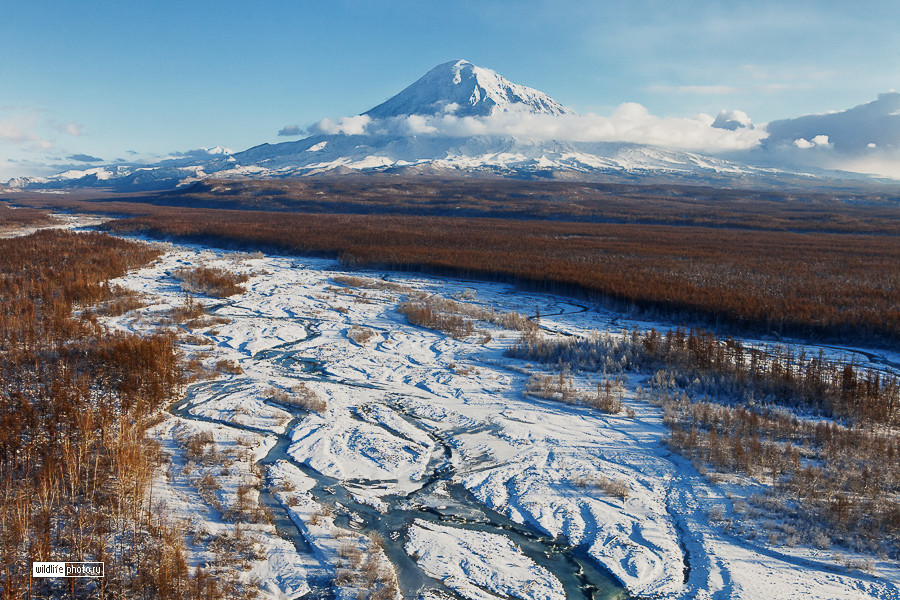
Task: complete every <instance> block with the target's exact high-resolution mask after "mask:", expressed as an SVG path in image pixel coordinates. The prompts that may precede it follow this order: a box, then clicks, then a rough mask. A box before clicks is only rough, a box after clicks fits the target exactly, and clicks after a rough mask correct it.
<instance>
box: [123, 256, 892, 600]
mask: <svg viewBox="0 0 900 600" xmlns="http://www.w3.org/2000/svg"><path fill="white" fill-rule="evenodd" d="M200 264H205V265H208V266H218V267H223V268H226V269H230V270H233V271H236V272H242V273H247V274H249V275H251V279H250V281H249V282H248V283H246V284H245V287H246V288H247V291H246V292H245V293H244V294H241V295H239V296H233V297H231V298H228V299H225V300H221V299H214V298H205V297H197V298H195V300H196V301H198V302H201V303H203V304H204V305H206V306H208V307H209V312H210V313H211V314H212V315H213V316H216V317H223V318H227V319H228V322H220V323H217V324H215V325H210V326H207V327H205V328H199V329H196V330H194V331H193V332H192V333H193V335H194V338H196V337H197V336H199V337H201V338H203V339H204V340H205V341H204V342H203V343H202V344H201V343H200V342H199V341H198V340H196V339H194V338H192V341H191V343H189V344H186V345H185V350H186V352H187V353H188V355H190V356H198V357H199V358H200V360H202V361H203V362H204V364H206V365H210V366H211V365H213V364H215V363H216V361H219V360H223V359H227V360H230V361H233V362H235V363H237V364H238V365H239V366H240V368H241V370H242V372H241V373H223V374H222V375H221V376H220V377H219V378H217V379H212V380H200V381H198V382H196V383H194V384H191V385H190V386H189V387H188V389H187V391H186V395H185V398H184V400H182V401H180V402H178V403H176V405H175V406H174V407H173V408H172V410H171V414H170V415H168V416H167V418H166V419H165V420H164V421H163V422H162V423H161V424H159V425H157V426H156V428H155V429H154V430H153V431H152V435H153V437H155V438H156V439H157V440H159V442H160V443H161V444H162V445H163V448H164V449H165V451H166V452H167V453H168V454H169V455H170V457H171V465H170V466H169V469H168V471H169V475H167V476H166V475H163V474H160V476H159V477H157V479H156V481H155V482H154V490H153V494H154V498H162V499H164V501H165V503H166V505H167V506H168V507H169V509H170V510H172V511H173V512H174V513H175V514H176V515H177V516H178V517H179V518H181V519H183V520H184V521H185V522H186V523H189V524H190V529H191V530H204V531H207V532H210V533H215V532H219V531H233V530H234V528H235V525H234V523H233V521H230V520H229V518H228V514H229V510H228V509H229V507H233V506H235V505H236V502H237V494H238V488H239V487H240V486H241V485H244V484H251V487H253V494H257V495H256V496H254V498H255V499H256V500H257V501H258V502H259V504H260V505H263V504H265V505H267V506H268V507H269V508H270V510H271V512H272V513H273V514H274V516H275V525H274V526H273V525H267V524H260V523H257V524H252V525H242V526H241V527H242V528H243V529H244V531H245V532H247V531H249V532H251V533H252V535H254V536H256V539H257V540H258V546H259V555H258V556H257V557H255V558H253V559H252V560H249V563H248V564H249V567H248V568H247V569H245V570H243V571H241V574H240V577H241V578H242V580H244V581H250V580H251V579H253V578H255V579H256V580H257V581H258V582H259V587H260V590H261V592H262V594H263V595H264V597H269V598H299V597H302V596H304V595H307V594H311V595H312V596H316V597H318V595H319V594H320V593H322V590H327V589H328V588H330V587H332V586H334V585H337V584H342V585H341V587H339V588H338V596H339V597H342V598H343V597H346V598H349V597H351V596H353V595H355V593H356V591H358V590H360V589H363V590H365V589H369V591H372V590H375V589H376V588H378V586H383V588H382V589H385V590H387V591H386V592H385V593H384V597H390V596H391V595H392V594H393V595H394V596H397V595H398V594H400V595H402V596H403V597H407V598H416V597H422V598H452V597H459V598H468V599H476V600H482V599H493V598H522V599H535V600H537V599H542V600H543V599H547V600H557V599H562V598H585V597H593V598H613V597H625V594H626V591H625V590H627V593H628V594H630V595H632V596H639V597H648V598H650V597H652V598H672V599H675V598H684V599H688V598H692V599H693V598H738V599H744V600H751V599H758V600H773V599H778V598H785V599H787V598H800V597H802V598H805V599H808V600H813V599H822V600H826V599H837V598H847V599H850V598H881V599H887V598H895V599H900V591H898V584H900V570H898V568H897V566H896V565H893V564H890V563H889V562H888V561H883V560H881V561H880V560H877V559H874V558H873V560H874V563H873V568H872V570H871V572H865V571H862V570H854V569H850V568H847V567H845V566H843V565H842V564H840V563H839V562H836V561H835V560H834V555H835V554H836V553H839V554H843V555H847V556H851V557H852V556H854V555H853V554H852V553H851V552H850V551H849V550H844V549H837V548H833V549H830V550H817V549H812V548H805V547H800V546H797V547H787V546H785V545H772V544H769V543H767V541H766V540H764V539H763V538H762V537H756V536H752V535H750V533H749V531H748V529H751V528H745V530H744V531H743V532H741V531H739V530H737V529H736V528H734V527H731V528H730V527H725V526H723V521H727V520H729V519H731V518H732V517H735V518H736V516H737V513H736V511H735V507H734V506H733V503H732V500H731V499H729V497H728V494H727V489H726V488H725V487H723V486H722V485H719V484H717V483H711V482H710V481H708V480H707V478H705V477H703V476H702V475H701V474H699V473H698V472H697V471H696V469H695V468H694V467H693V466H692V465H691V464H690V463H689V462H688V461H686V460H684V459H682V458H680V457H678V456H676V455H673V454H672V453H671V452H670V451H669V450H668V449H667V448H666V446H665V445H664V444H663V439H664V436H665V435H666V430H665V428H664V426H663V424H662V415H661V413H660V409H658V408H657V407H655V406H651V405H649V404H646V403H644V402H641V401H639V400H637V399H635V394H634V390H635V388H636V386H637V385H638V384H640V383H641V382H642V381H641V378H640V377H638V376H632V378H631V380H630V381H629V382H627V384H626V395H625V404H626V405H627V406H628V407H630V408H631V409H632V410H633V411H634V415H635V417H634V418H628V417H626V416H624V415H608V414H604V413H601V412H599V411H596V410H592V409H590V408H588V407H583V406H572V405H567V404H563V403H559V402H552V401H545V400H539V399H535V398H533V397H530V396H526V395H525V394H523V391H524V387H525V384H526V382H527V381H528V378H529V374H531V373H539V372H541V368H540V367H537V366H534V365H530V364H527V363H524V362H522V361H517V360H513V359H509V358H506V357H504V355H503V350H504V349H505V348H506V347H507V346H509V345H510V344H511V343H512V342H513V341H514V340H515V338H516V337H517V333H515V332H511V331H503V330H502V329H498V328H497V327H494V326H489V325H483V326H480V327H481V329H483V330H486V331H481V332H478V333H476V334H475V335H473V336H470V337H469V338H467V339H464V340H457V339H453V338H451V337H449V336H447V335H445V334H443V333H440V332H436V331H431V330H427V329H423V328H421V327H416V326H413V325H410V324H409V323H408V322H407V320H406V318H405V317H404V316H402V315H401V314H399V313H398V312H397V307H398V304H399V303H400V302H401V301H402V299H403V298H402V295H401V293H400V292H398V291H394V290H392V289H377V290H376V289H364V288H353V287H349V286H347V285H344V284H340V283H337V282H336V281H335V280H334V279H333V277H335V276H337V275H341V274H344V273H343V272H342V271H341V269H340V267H338V266H337V265H336V264H335V263H334V262H332V261H326V260H318V259H306V258H302V259H298V258H288V257H278V256H263V255H259V254H257V255H245V254H233V253H231V254H229V253H225V252H217V251H212V250H208V249H203V248H198V247H181V246H179V247H175V246H170V247H168V249H167V253H166V254H165V256H164V257H163V259H161V260H160V261H159V262H158V263H157V264H155V265H153V266H151V267H148V268H145V269H142V270H140V271H137V272H134V273H132V274H130V275H128V276H126V277H124V278H122V279H120V280H117V281H116V282H115V283H118V284H119V285H122V286H125V287H127V288H129V289H132V290H135V291H139V292H142V293H144V294H146V295H147V297H148V299H149V300H148V301H149V302H150V305H148V306H147V307H145V308H143V309H139V310H138V311H136V312H132V313H129V314H127V315H124V316H122V317H117V318H114V319H110V321H109V323H110V325H111V326H114V327H121V328H125V329H130V330H137V331H143V330H148V329H149V327H150V325H151V323H153V322H154V321H155V320H159V318H160V315H162V314H163V310H164V309H166V308H167V307H172V306H177V305H180V304H182V303H183V302H184V292H182V291H181V290H180V289H179V287H178V285H177V282H176V281H175V280H174V279H173V278H172V277H171V276H170V275H169V273H171V272H172V271H173V270H175V269H177V268H184V267H190V266H196V265H200ZM365 275H366V276H368V277H372V278H374V279H381V278H385V279H388V280H390V281H394V282H399V283H402V284H403V285H405V286H409V287H410V288H414V289H417V290H425V291H428V292H431V293H437V294H440V295H442V296H445V297H457V298H460V299H461V301H463V302H468V303H471V304H475V305H478V306H481V307H485V308H494V309H495V310H497V311H511V310H515V311H518V312H520V313H522V314H534V313H535V311H536V310H539V311H540V315H541V325H542V326H543V327H545V328H546V330H548V331H553V332H558V333H559V334H583V333H586V332H587V331H590V330H596V329H600V330H605V329H611V330H613V331H619V330H620V329H621V328H622V327H631V326H632V325H634V326H638V327H641V328H645V327H649V326H651V325H653V324H650V323H636V322H633V321H628V320H626V318H625V317H624V316H623V315H616V314H612V313H609V312H605V311H601V310H599V309H595V308H593V307H590V306H583V305H580V304H578V303H576V302H574V301H571V300H566V299H563V298H559V297H554V296H552V295H545V294H533V293H521V292H519V291H517V290H515V289H513V288H511V287H509V286H505V285H499V284H497V285H495V284H485V283H477V282H469V281H460V280H442V279H436V278H434V279H426V278H419V277H414V276H409V275H398V274H381V273H368V274H365ZM658 326H659V325H658V324H657V327H658ZM362 330H366V331H368V332H369V333H368V334H366V335H363V336H360V335H359V332H360V331H362ZM487 331H489V332H490V334H491V335H490V338H489V339H488V336H486V335H485V333H486V332H487ZM815 351H818V348H816V349H815ZM835 352H836V350H835ZM882 354H883V353H882ZM885 356H886V357H887V358H889V359H890V360H892V361H896V360H897V357H896V356H891V355H885ZM885 356H881V358H885ZM860 361H861V362H862V363H863V364H865V363H866V361H867V358H866V357H865V356H862V355H861V356H860ZM301 382H302V383H303V385H305V386H306V388H307V389H309V390H312V391H313V392H314V393H315V395H316V396H317V397H318V398H320V399H322V400H324V402H325V405H326V407H327V408H326V409H325V410H324V411H322V412H309V411H306V410H303V409H302V408H298V407H296V406H292V405H289V404H285V403H281V402H279V401H278V400H277V398H275V399H273V395H272V394H273V393H272V390H276V391H277V390H281V391H283V392H284V393H291V392H290V391H291V390H292V389H295V387H296V385H297V384H298V383H301ZM575 382H576V385H578V386H579V387H581V388H582V389H591V388H592V387H593V386H594V385H596V376H595V375H583V374H581V375H579V374H575ZM202 432H207V433H208V434H211V435H212V437H213V439H214V441H213V442H212V443H210V444H208V446H209V447H211V448H215V449H217V450H218V451H219V452H225V453H226V455H228V456H230V457H231V458H230V459H229V461H230V465H229V466H228V469H226V470H228V474H227V475H224V474H222V473H224V472H225V470H223V469H222V465H221V464H219V463H217V464H216V466H215V468H211V467H204V466H203V464H202V463H199V462H197V461H196V460H195V461H194V463H195V464H193V466H190V464H189V463H191V460H190V459H188V458H187V457H186V450H185V449H184V448H185V445H184V440H185V439H187V438H189V437H190V436H191V435H197V434H198V433H202ZM179 440H181V441H179ZM229 452H230V454H228V453H229ZM192 469H193V471H192ZM204 469H205V470H204ZM186 471H187V473H185V472H186ZM207 472H208V473H210V474H211V476H214V477H215V478H216V479H217V480H218V482H219V483H218V485H219V486H220V489H218V490H215V491H214V492H212V493H213V494H214V496H215V498H217V499H218V502H219V503H220V505H221V507H222V510H221V511H220V510H217V509H215V508H214V507H212V506H210V505H209V502H208V501H207V499H208V498H209V494H208V493H207V494H206V498H207V499H205V498H204V497H202V496H201V494H199V493H198V491H197V490H198V486H197V485H196V481H197V478H198V477H199V476H200V474H201V473H207ZM601 480H604V481H612V482H615V483H616V484H618V485H619V486H620V488H621V489H623V490H624V493H623V494H622V495H610V494H609V493H608V492H606V491H604V488H603V486H601V485H598V484H597V483H596V482H597V481H601ZM251 495H252V494H251ZM622 496H624V497H622ZM231 512H234V511H231ZM710 513H714V514H716V515H718V517H717V518H716V519H711V518H710ZM738 521H739V519H736V520H735V522H738ZM348 545H349V546H357V547H358V548H359V550H360V551H362V552H363V553H364V558H360V557H359V556H358V555H355V554H354V553H352V552H350V551H349V550H348V549H347V548H348ZM191 548H192V551H193V552H194V561H195V563H200V562H202V561H204V560H208V556H209V553H208V551H207V550H206V549H205V546H204V542H203V536H199V537H198V541H197V542H196V543H194V544H193V545H192V546H191ZM370 555H371V556H373V557H381V558H371V559H370V558H366V557H368V556H370ZM355 560H356V561H359V562H356V563H355V562H354V561H355ZM379 560H380V561H381V562H380V563H378V561H379ZM366 561H375V562H372V563H371V564H375V563H377V566H371V567H365V565H368V564H370V563H368V562H366ZM346 564H350V565H363V566H360V567H359V569H357V570H359V571H360V572H363V571H365V570H366V568H368V569H369V570H370V571H372V573H374V574H373V575H372V578H373V579H372V581H378V582H381V583H376V584H372V587H369V588H367V586H368V585H369V584H367V583H365V582H361V580H357V579H352V578H350V577H349V576H347V577H344V579H346V581H344V580H342V576H341V575H340V570H341V565H346ZM376 571H378V573H375V572H376ZM387 571H390V572H387ZM378 578H380V579H378ZM392 578H394V579H392ZM351 579H352V580H351ZM390 581H396V588H392V587H390V586H389V585H388V584H387V583H385V582H390ZM317 590H318V592H317Z"/></svg>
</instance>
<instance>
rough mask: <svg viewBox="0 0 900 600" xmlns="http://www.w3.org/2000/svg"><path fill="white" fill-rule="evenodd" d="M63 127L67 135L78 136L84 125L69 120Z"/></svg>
mask: <svg viewBox="0 0 900 600" xmlns="http://www.w3.org/2000/svg"><path fill="white" fill-rule="evenodd" d="M63 128H64V129H65V132H66V133H68V134H69V135H71V136H73V137H78V136H80V135H81V134H82V131H83V130H84V125H82V124H81V123H75V122H74V121H70V122H68V123H66V124H65V125H64V126H63Z"/></svg>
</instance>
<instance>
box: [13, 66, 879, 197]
mask: <svg viewBox="0 0 900 600" xmlns="http://www.w3.org/2000/svg"><path fill="white" fill-rule="evenodd" d="M734 114H737V113H734ZM734 114H733V115H734ZM741 114H743V113H741ZM733 115H732V116H733ZM720 116H721V117H722V118H720V119H718V120H715V119H713V118H712V117H708V118H705V119H704V118H702V117H705V115H700V116H699V117H698V118H666V119H663V118H659V117H654V116H653V115H650V114H649V112H648V111H647V110H646V108H644V107H642V106H640V105H638V104H635V103H624V104H623V105H621V106H620V107H619V109H617V111H616V112H615V113H614V114H613V115H612V116H611V117H604V116H598V115H579V114H576V113H574V112H573V111H571V110H569V109H568V108H566V107H565V106H563V105H562V104H560V103H559V102H557V101H556V100H554V99H553V98H551V97H550V96H548V95H547V94H545V93H543V92H541V91H538V90H536V89H533V88H530V87H526V86H524V85H519V84H516V83H512V82H510V81H508V80H506V79H504V78H503V77H501V76H500V75H498V74H497V73H495V72H494V71H491V70H490V69H485V68H482V67H478V66H476V65H474V64H472V63H470V62H468V61H465V60H453V61H449V62H446V63H443V64H440V65H438V66H436V67H434V68H433V69H431V70H430V71H428V72H427V73H426V74H425V75H424V76H422V77H421V78H419V79H418V80H417V81H416V82H414V83H413V84H412V85H410V86H408V87H407V88H405V89H404V90H402V91H401V92H400V93H398V94H397V95H395V96H393V97H392V98H390V99H389V100H387V101H386V102H383V103H381V104H379V105H377V106H375V107H374V108H371V109H369V110H367V111H365V112H364V113H362V114H360V115H356V116H353V117H344V118H342V119H339V120H337V121H335V120H331V119H323V120H322V121H320V122H319V123H317V124H316V125H314V126H312V127H310V128H309V131H310V132H311V135H310V136H309V137H306V138H304V139H301V140H298V141H293V142H282V143H279V144H261V145H259V146H254V147H252V148H250V149H248V150H244V151H243V152H238V153H234V154H231V153H230V152H229V151H227V150H224V149H219V148H213V149H208V150H203V151H192V152H188V153H178V154H177V156H174V155H173V157H169V158H168V159H166V160H162V161H161V162H158V163H155V164H131V165H127V164H121V163H118V164H115V165H110V166H101V167H94V168H92V169H89V170H70V171H67V172H65V173H61V174H59V175H54V176H51V177H41V178H38V177H23V178H17V179H13V180H10V182H9V185H10V187H11V188H19V189H21V188H66V187H114V188H119V189H124V190H134V189H142V188H143V189H149V188H156V189H159V188H166V187H168V188H173V187H175V186H177V185H181V184H185V183H190V182H192V181H197V180H199V179H204V178H206V177H218V178H265V177H302V176H307V175H317V174H324V173H329V174H340V173H344V172H348V171H356V172H384V171H391V172H400V173H408V174H421V173H425V174H436V175H445V174H457V175H486V174H489V175H500V176H504V177H518V178H549V179H556V178H562V179H569V180H572V179H576V180H578V179H580V180H585V181H609V182H616V181H627V182H630V183H634V182H641V181H653V182H663V181H667V182H679V183H690V184H712V185H724V186H740V187H757V186H770V185H776V186H779V187H783V186H784V185H793V184H797V185H800V186H807V185H808V184H810V183H816V182H818V183H820V184H821V185H824V186H828V185H830V183H829V182H837V181H838V180H844V181H848V180H854V181H860V180H864V179H865V178H866V176H864V175H858V174H851V173H846V172H844V173H839V172H834V171H824V170H816V169H807V168H805V167H804V168H803V169H802V170H799V171H798V170H796V169H784V168H783V166H782V165H783V164H784V163H781V162H777V161H768V162H769V165H770V166H768V167H760V166H751V165H749V164H746V163H745V162H743V161H741V160H726V159H725V158H723V157H722V156H710V155H708V154H706V153H704V148H707V146H703V143H704V142H703V140H705V141H707V142H708V141H710V140H712V141H713V142H715V143H714V144H713V145H714V146H715V147H717V148H719V150H720V151H722V152H726V153H727V152H733V151H735V150H742V151H743V154H741V155H739V156H743V157H744V160H747V159H753V160H754V162H757V163H758V162H759V159H765V158H766V156H767V155H766V153H765V146H763V147H762V148H763V152H758V153H756V154H755V155H754V154H753V153H752V152H751V151H750V149H751V148H753V147H754V146H757V145H759V142H760V140H761V139H763V138H765V136H766V135H768V133H767V132H766V131H765V130H764V129H756V128H754V127H753V126H752V124H751V123H750V121H749V118H748V117H747V116H746V115H743V117H742V118H741V119H742V120H741V121H740V123H738V124H739V125H740V127H737V126H727V125H728V123H731V122H730V121H728V122H726V121H725V117H724V116H722V115H720ZM285 129H288V128H287V127H286V128H285ZM290 130H292V131H293V130H296V131H299V130H300V127H299V126H296V125H295V126H291V127H290ZM820 137H824V136H820ZM815 139H819V138H815ZM698 140H701V142H698ZM673 141H674V142H675V143H672V142H673ZM679 142H680V145H679ZM873 145H875V144H869V146H870V147H871V146H873ZM732 156H736V155H735V154H732ZM762 162H766V161H765V160H763V161H762ZM810 164H815V163H810ZM811 173H815V175H813V174H811Z"/></svg>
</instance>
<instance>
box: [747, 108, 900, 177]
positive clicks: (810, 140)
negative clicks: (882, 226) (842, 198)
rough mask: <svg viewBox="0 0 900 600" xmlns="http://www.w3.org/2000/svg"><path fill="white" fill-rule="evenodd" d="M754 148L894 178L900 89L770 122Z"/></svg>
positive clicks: (898, 170) (899, 147)
mask: <svg viewBox="0 0 900 600" xmlns="http://www.w3.org/2000/svg"><path fill="white" fill-rule="evenodd" d="M766 131H767V132H768V135H767V137H766V138H765V139H764V140H762V143H761V145H760V152H761V154H762V155H764V156H766V157H768V158H769V160H771V161H781V162H784V163H786V164H795V165H809V166H816V167H822V168H826V169H843V170H848V171H855V172H860V173H873V174H880V175H888V176H891V177H900V93H897V92H888V93H885V94H880V95H879V96H878V99H877V100H875V101H873V102H869V103H866V104H861V105H859V106H856V107H853V108H850V109H847V110H843V111H839V112H831V113H825V114H818V115H805V116H802V117H797V118H795V119H784V120H779V121H772V122H771V123H769V124H768V125H767V126H766Z"/></svg>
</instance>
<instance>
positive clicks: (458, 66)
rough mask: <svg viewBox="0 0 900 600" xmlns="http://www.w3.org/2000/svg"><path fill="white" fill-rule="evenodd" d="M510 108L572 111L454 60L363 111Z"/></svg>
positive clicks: (382, 114)
mask: <svg viewBox="0 0 900 600" xmlns="http://www.w3.org/2000/svg"><path fill="white" fill-rule="evenodd" d="M507 110H525V111H528V112H532V113H536V114H547V115H564V114H570V113H571V112H572V111H570V110H569V109H567V108H566V107H564V106H563V105H562V104H560V103H559V102H557V101H556V100H554V99H553V98H551V97H550V96H548V95H547V94H545V93H543V92H540V91H538V90H535V89H533V88H530V87H525V86H524V85H518V84H515V83H512V82H510V81H508V80H506V79H504V78H503V77H501V76H500V75H498V74H497V73H495V72H493V71H491V70H490V69H484V68H481V67H477V66H475V65H473V64H472V63H470V62H468V61H466V60H453V61H450V62H446V63H443V64H441V65H438V66H436V67H435V68H433V69H431V70H430V71H428V72H427V73H426V74H425V75H424V76H422V77H421V78H420V79H419V80H417V81H416V82H415V83H413V84H412V85H410V86H409V87H407V88H406V89H404V90H403V91H402V92H400V93H399V94H397V95H396V96H394V97H392V98H391V99H389V100H387V101H386V102H383V103H382V104H379V105H378V106H376V107H374V108H372V109H370V110H367V111H366V112H364V113H363V114H364V115H368V116H369V117H372V118H373V119H385V118H389V117H401V116H407V115H434V114H445V113H446V114H453V115H456V116H459V117H463V116H465V117H476V116H477V117H484V116H487V115H490V114H492V113H493V112H495V111H507Z"/></svg>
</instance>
